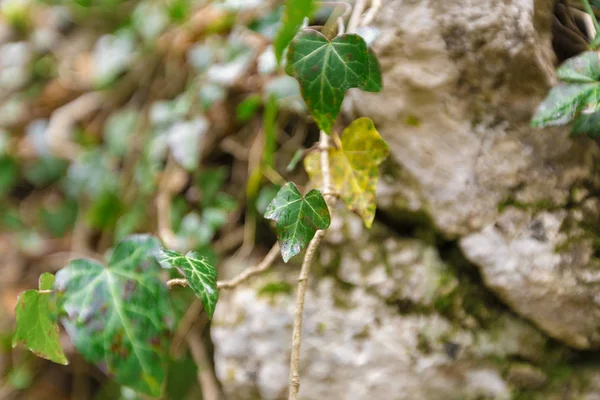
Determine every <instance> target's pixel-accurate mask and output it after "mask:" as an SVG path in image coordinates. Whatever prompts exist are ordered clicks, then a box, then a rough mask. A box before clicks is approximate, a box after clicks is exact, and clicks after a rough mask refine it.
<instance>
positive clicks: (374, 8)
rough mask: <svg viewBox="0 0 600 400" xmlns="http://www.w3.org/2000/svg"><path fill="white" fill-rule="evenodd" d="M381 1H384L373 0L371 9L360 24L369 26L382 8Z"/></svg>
mask: <svg viewBox="0 0 600 400" xmlns="http://www.w3.org/2000/svg"><path fill="white" fill-rule="evenodd" d="M381 3H382V0H371V7H370V8H369V11H367V13H366V14H365V16H364V18H363V19H362V21H361V22H360V26H367V25H369V24H370V23H371V22H373V19H375V16H376V15H377V13H378V12H379V9H380V8H381Z"/></svg>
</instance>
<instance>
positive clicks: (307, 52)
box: [286, 29, 369, 133]
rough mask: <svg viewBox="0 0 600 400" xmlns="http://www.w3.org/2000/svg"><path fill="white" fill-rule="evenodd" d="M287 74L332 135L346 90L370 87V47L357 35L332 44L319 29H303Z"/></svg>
mask: <svg viewBox="0 0 600 400" xmlns="http://www.w3.org/2000/svg"><path fill="white" fill-rule="evenodd" d="M286 72H287V73H288V75H292V76H295V77H296V78H297V79H298V81H299V82H300V88H301V90H302V97H303V98H304V101H305V102H306V105H307V106H308V108H309V110H310V113H311V114H312V116H313V118H314V119H315V122H316V123H317V125H319V128H320V129H321V130H323V131H325V132H326V133H330V132H331V128H332V127H333V124H334V122H335V120H336V118H337V116H338V114H339V112H340V108H341V106H342V101H343V100H344V95H345V94H346V91H347V90H348V89H350V88H361V87H364V86H365V85H367V80H368V79H369V56H368V49H367V44H366V43H365V41H364V40H363V38H361V37H360V36H358V35H355V34H346V35H341V36H338V37H336V38H335V39H333V40H332V41H329V40H328V39H327V38H326V37H325V36H323V35H322V34H321V33H319V32H317V31H315V30H312V29H306V30H303V31H302V32H300V33H298V34H297V35H296V37H295V38H294V40H292V43H291V44H290V48H289V51H288V54H287V66H286Z"/></svg>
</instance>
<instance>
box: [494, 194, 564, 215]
mask: <svg viewBox="0 0 600 400" xmlns="http://www.w3.org/2000/svg"><path fill="white" fill-rule="evenodd" d="M508 207H514V208H516V209H518V210H533V211H541V210H557V209H559V208H562V207H564V204H556V203H554V202H553V201H552V200H551V199H542V200H538V201H536V202H533V203H526V202H523V201H519V200H517V199H515V198H514V197H512V196H511V197H508V198H507V199H505V200H504V201H502V202H500V203H499V204H498V211H499V212H503V211H504V210H506V209H507V208H508Z"/></svg>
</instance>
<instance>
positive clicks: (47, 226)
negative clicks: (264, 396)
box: [0, 0, 377, 400]
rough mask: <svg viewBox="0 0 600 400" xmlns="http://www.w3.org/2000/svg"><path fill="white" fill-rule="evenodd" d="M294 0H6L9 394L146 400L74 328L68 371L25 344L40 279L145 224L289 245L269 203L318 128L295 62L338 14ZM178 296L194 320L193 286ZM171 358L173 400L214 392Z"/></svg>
mask: <svg viewBox="0 0 600 400" xmlns="http://www.w3.org/2000/svg"><path fill="white" fill-rule="evenodd" d="M283 3H284V2H283V1H266V0H213V1H210V0H0V253H2V254H3V255H4V257H3V260H2V261H0V274H2V276H3V279H2V280H0V293H1V294H2V296H1V297H0V301H1V303H0V393H9V394H10V395H11V396H13V398H15V399H30V398H48V399H63V398H64V399H66V398H74V397H76V398H81V399H84V400H85V399H98V400H101V399H137V398H142V397H139V395H138V394H136V393H134V392H132V391H131V390H130V389H128V388H125V387H121V386H119V385H117V384H116V383H115V382H114V381H110V380H108V379H107V378H106V377H105V376H104V375H103V374H100V373H98V371H97V370H96V369H94V368H93V367H91V366H87V365H86V364H85V362H84V361H82V360H81V359H80V358H78V357H79V356H77V353H76V352H75V351H74V349H73V346H70V345H69V346H66V345H65V343H68V339H66V336H65V334H64V332H61V335H60V341H61V345H62V346H63V347H64V348H65V352H66V356H67V358H68V359H69V360H74V362H72V364H71V365H70V366H68V367H65V368H63V369H61V370H60V372H57V371H56V370H55V369H56V367H53V366H51V365H50V364H49V363H47V362H46V361H43V360H40V359H37V358H35V357H32V356H31V355H30V354H29V353H27V352H26V351H24V350H23V349H21V348H16V349H10V338H11V337H12V334H13V331H12V330H13V329H14V319H15V311H14V307H15V303H16V299H17V294H18V293H19V292H21V291H23V290H25V289H28V288H32V287H35V282H36V280H37V277H38V276H39V274H40V273H42V272H45V271H50V272H56V271H57V270H58V269H59V268H61V267H63V266H65V265H66V264H67V262H68V260H70V259H72V258H74V257H87V258H91V259H96V260H101V259H110V254H111V253H112V252H113V251H114V249H113V246H114V245H115V243H117V242H119V241H121V240H123V239H125V238H126V237H127V236H129V235H131V234H135V233H142V232H149V233H153V234H157V235H158V236H161V237H165V236H167V237H171V238H172V243H171V246H170V247H172V248H173V250H177V251H180V252H187V251H194V252H195V253H193V254H196V255H198V257H200V256H202V257H206V258H207V259H208V261H209V262H210V264H212V265H218V261H219V260H220V259H221V258H222V257H223V256H226V255H229V254H231V253H233V252H234V251H235V250H236V249H238V248H239V247H240V246H241V247H243V248H244V247H247V246H250V247H252V246H261V245H262V243H260V242H259V241H257V243H255V241H254V237H255V236H257V235H256V233H260V235H262V236H261V237H262V238H263V239H264V238H265V237H269V243H272V242H273V241H274V237H275V232H274V229H264V228H265V227H268V226H269V223H268V222H265V221H260V220H259V219H257V218H256V215H257V213H261V214H262V213H264V212H265V210H266V209H267V206H268V204H269V203H270V202H271V201H272V200H273V199H274V198H275V196H276V195H277V193H278V191H279V190H280V187H281V186H283V185H284V183H285V181H286V180H289V181H292V180H293V181H295V182H297V183H298V184H302V183H304V182H306V176H305V174H304V172H303V171H300V170H299V169H296V168H294V167H295V165H296V164H297V163H298V162H299V161H300V160H301V159H302V157H303V156H304V155H306V151H304V149H309V148H311V146H312V145H313V144H314V142H315V141H316V139H317V137H318V132H319V129H318V127H317V126H316V125H315V124H314V123H312V122H310V120H308V119H307V116H308V110H307V107H306V105H305V103H304V101H303V99H302V95H301V90H300V85H299V83H298V81H296V79H294V78H292V77H290V76H287V75H286V74H285V73H284V69H283V67H285V57H281V56H282V54H283V53H284V50H285V48H286V47H287V44H288V42H289V41H290V40H291V39H292V37H293V36H294V34H295V32H296V31H297V30H298V29H299V28H300V25H301V24H302V23H304V22H305V21H304V16H305V14H307V13H311V12H313V11H314V12H315V15H316V16H318V18H320V19H323V18H325V19H326V18H327V14H328V13H329V12H330V11H329V10H328V9H323V8H321V9H317V10H315V9H314V8H315V7H314V5H313V4H312V2H308V1H297V0H294V1H288V2H287V3H288V4H300V5H302V6H303V7H304V6H306V7H305V8H304V9H305V10H306V11H302V12H300V13H296V14H293V15H292V14H291V13H290V12H288V13H287V14H284V10H285V7H283ZM309 3H310V4H309ZM284 15H286V18H283V21H284V22H283V23H282V22H281V21H282V17H283V16H284ZM323 16H325V17H323ZM286 24H290V25H289V26H288V25H286ZM361 29H363V28H361ZM365 32H367V33H368V31H365ZM278 35H279V36H278ZM373 35H374V34H373ZM373 35H365V39H366V43H369V39H368V37H372V36H373ZM276 37H277V40H276V41H277V45H276V46H275V47H276V48H277V55H276V54H275V53H276V52H275V50H274V45H273V41H274V40H275V38H276ZM361 40H362V39H361ZM363 44H364V43H363V42H361V46H362V45H363ZM363 47H364V46H363ZM361 49H362V47H361ZM365 49H366V47H365ZM363 50H364V49H363ZM363 58H364V57H363ZM278 61H281V63H282V64H283V65H279V63H278ZM334 72H335V71H334ZM365 79H366V77H365ZM374 81H375V84H377V79H375V80H374ZM363 84H366V82H363V81H361V82H357V83H356V84H355V85H354V86H361V85H363ZM350 86H352V85H350ZM350 86H348V87H350ZM363 86H364V85H363ZM344 90H345V89H344ZM342 94H343V93H342ZM340 104H341V102H340ZM338 109H339V107H338ZM335 112H336V113H337V110H335ZM313 114H314V110H313ZM330 124H331V125H332V124H333V122H331V121H330ZM299 149H301V150H300V151H299ZM292 158H293V162H292V163H291V164H290V163H289V160H292ZM288 164H289V168H287V169H286V167H287V166H288ZM249 221H253V223H248V222H249ZM248 226H250V228H248ZM271 228H273V226H271ZM249 230H252V232H250V233H251V235H248V232H249ZM241 231H243V235H240V232H241ZM161 273H164V274H165V275H168V276H170V277H174V276H178V275H177V272H176V271H175V270H174V269H171V270H168V271H161ZM32 292H35V294H36V295H37V291H32ZM170 297H172V299H171V302H172V307H173V311H174V312H175V314H176V320H179V319H180V318H182V317H183V315H184V313H185V311H186V309H187V308H188V307H189V305H190V304H191V303H192V299H193V293H192V290H190V289H189V288H188V289H181V290H175V291H173V292H172V296H170ZM4 338H7V339H6V340H4ZM5 342H6V343H5ZM5 344H6V345H5ZM168 363H169V368H168V369H167V372H166V374H167V380H166V384H165V387H166V395H165V396H166V398H168V399H186V398H199V388H198V385H197V382H196V369H195V366H194V363H193V362H192V360H191V358H190V355H189V354H188V353H187V352H185V351H184V352H183V354H175V353H173V352H170V354H169V355H168ZM81 371H83V372H81ZM81 388H83V389H81ZM75 390H79V391H80V392H77V393H75V392H73V391H75ZM40 393H43V395H41V394H40ZM144 398H147V397H144Z"/></svg>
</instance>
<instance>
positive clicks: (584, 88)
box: [531, 83, 600, 128]
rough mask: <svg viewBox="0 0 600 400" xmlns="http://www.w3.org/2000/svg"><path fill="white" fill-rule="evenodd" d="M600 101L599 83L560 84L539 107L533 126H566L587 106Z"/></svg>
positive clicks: (532, 121)
mask: <svg viewBox="0 0 600 400" xmlns="http://www.w3.org/2000/svg"><path fill="white" fill-rule="evenodd" d="M599 100H600V84H599V83H573V84H560V85H558V86H555V87H553V88H552V90H550V93H549V94H548V96H546V98H545V99H544V101H542V103H541V104H540V105H539V107H538V109H537V111H536V112H535V115H534V116H533V119H532V120H531V126H533V127H535V128H541V127H544V126H554V125H565V124H567V123H568V122H569V121H571V120H572V119H573V118H574V117H575V116H576V115H577V114H578V113H579V112H581V111H582V110H583V109H584V108H585V107H586V105H588V104H590V103H592V104H597V103H598V101H599Z"/></svg>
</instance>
